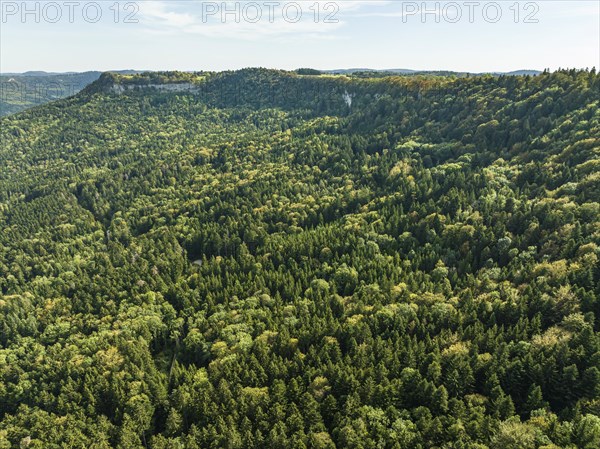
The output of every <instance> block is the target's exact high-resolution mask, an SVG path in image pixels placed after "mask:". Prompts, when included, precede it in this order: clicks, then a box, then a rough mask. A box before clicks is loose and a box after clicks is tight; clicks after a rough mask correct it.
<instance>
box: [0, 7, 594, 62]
mask: <svg viewBox="0 0 600 449" xmlns="http://www.w3.org/2000/svg"><path fill="white" fill-rule="evenodd" d="M0 7H1V13H2V17H1V19H0V27H1V28H0V72H3V73H6V72H24V71H29V70H44V71H51V72H66V71H76V72H79V71H87V70H100V71H106V70H123V69H136V70H227V69H238V68H243V67H268V68H280V69H296V68H300V67H312V68H317V69H339V68H373V69H390V68H405V69H415V70H452V71H468V72H500V71H512V70H520V69H536V70H543V69H545V68H549V69H551V70H556V69H557V68H559V67H562V68H567V67H568V68H586V67H589V68H591V67H596V68H600V1H598V0H589V1H580V0H570V1H561V0H538V1H535V2H531V1H516V0H510V1H495V2H493V1H483V0H479V1H469V0H466V1H454V2H452V1H438V2H422V1H418V2H413V1H399V0H394V1H379V0H355V1H325V0H323V1H315V0H308V1H302V0H298V1H286V0H280V1H270V0H265V1H261V0H256V1H239V2H233V1H227V2H223V1H217V2H210V1H197V0H185V1H178V0H164V1H139V0H138V1H117V0H109V1H101V0H96V1H85V0H77V1H75V0H65V1H60V0H56V1H29V2H23V1H22V0H18V1H7V0H0Z"/></svg>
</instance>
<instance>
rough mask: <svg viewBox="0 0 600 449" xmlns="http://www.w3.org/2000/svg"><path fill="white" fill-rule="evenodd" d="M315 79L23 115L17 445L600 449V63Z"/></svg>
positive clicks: (151, 93)
mask: <svg viewBox="0 0 600 449" xmlns="http://www.w3.org/2000/svg"><path fill="white" fill-rule="evenodd" d="M305 73H308V74H299V73H294V72H284V71H274V70H266V69H244V70H240V71H234V72H220V73H215V72H197V73H179V72H164V73H146V74H134V75H123V74H111V73H106V74H103V75H102V76H101V77H100V79H99V80H97V81H96V82H94V83H92V84H91V85H90V86H88V87H87V88H85V89H84V90H82V91H81V92H79V93H78V94H77V95H75V96H72V97H69V98H66V99H62V100H59V101H56V102H51V103H48V104H45V105H42V106H39V107H35V108H32V109H29V110H27V111H24V112H21V113H18V114H14V115H10V116H6V117H2V118H0V136H1V143H0V230H1V232H0V449H9V448H21V449H24V448H28V449H59V448H82V449H83V448H86V449H109V448H117V449H133V448H135V449H141V448H151V449H184V448H186V449H187V448H189V449H200V448H227V449H250V448H273V449H308V448H315V449H317V448H319V449H333V448H338V449H346V448H348V449H380V448H389V449H405V448H406V449H409V448H410V449H425V448H447V449H485V448H488V449H542V448H543V449H557V448H565V449H566V448H572V449H574V448H584V449H595V448H598V447H600V334H599V330H600V323H599V322H598V320H599V319H600V263H599V257H600V75H599V74H597V73H596V72H595V70H591V71H590V70H561V71H556V72H552V73H549V72H544V73H543V74H540V75H539V76H491V75H484V76H471V77H454V76H434V75H431V76H429V75H420V76H389V77H384V76H379V77H368V76H340V75H335V76H333V75H331V76H330V75H319V74H310V72H305Z"/></svg>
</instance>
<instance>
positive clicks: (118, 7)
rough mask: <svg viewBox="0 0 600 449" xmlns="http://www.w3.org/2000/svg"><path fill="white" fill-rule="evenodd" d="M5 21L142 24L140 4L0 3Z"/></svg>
mask: <svg viewBox="0 0 600 449" xmlns="http://www.w3.org/2000/svg"><path fill="white" fill-rule="evenodd" d="M0 11H1V21H2V23H4V24H10V23H62V24H65V23H76V22H84V23H98V22H100V21H101V20H102V19H105V20H111V21H113V22H114V23H139V11H140V6H139V3H137V2H103V1H100V2H72V1H65V2H56V1H26V2H16V1H4V0H2V1H0Z"/></svg>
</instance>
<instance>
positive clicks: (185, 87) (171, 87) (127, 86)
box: [108, 83, 198, 94]
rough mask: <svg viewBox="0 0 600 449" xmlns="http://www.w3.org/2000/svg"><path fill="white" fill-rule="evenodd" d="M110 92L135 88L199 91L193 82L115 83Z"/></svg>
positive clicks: (119, 92) (122, 91) (116, 92)
mask: <svg viewBox="0 0 600 449" xmlns="http://www.w3.org/2000/svg"><path fill="white" fill-rule="evenodd" d="M108 90H109V92H111V93H115V94H122V93H124V92H127V91H133V90H159V91H164V92H192V91H197V90H198V86H197V85H195V84H192V83H180V84H125V85H123V84H113V85H112V86H110V87H109V89H108Z"/></svg>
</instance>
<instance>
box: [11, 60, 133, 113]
mask: <svg viewBox="0 0 600 449" xmlns="http://www.w3.org/2000/svg"><path fill="white" fill-rule="evenodd" d="M115 73H119V74H123V75H127V74H135V73H139V71H136V70H120V71H117V72H115ZM101 74H102V72H99V71H90V72H81V73H76V72H65V73H53V72H44V71H29V72H24V73H2V74H0V116H3V115H8V114H14V113H16V112H21V111H24V110H25V109H29V108H31V107H34V106H38V105H41V104H44V103H48V102H50V101H54V100H58V99H60V98H65V97H69V96H71V95H75V94H76V93H78V92H79V91H80V90H82V89H83V88H84V87H85V86H87V85H89V84H90V83H93V82H94V81H96V80H97V79H98V78H99V77H100V75H101Z"/></svg>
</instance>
